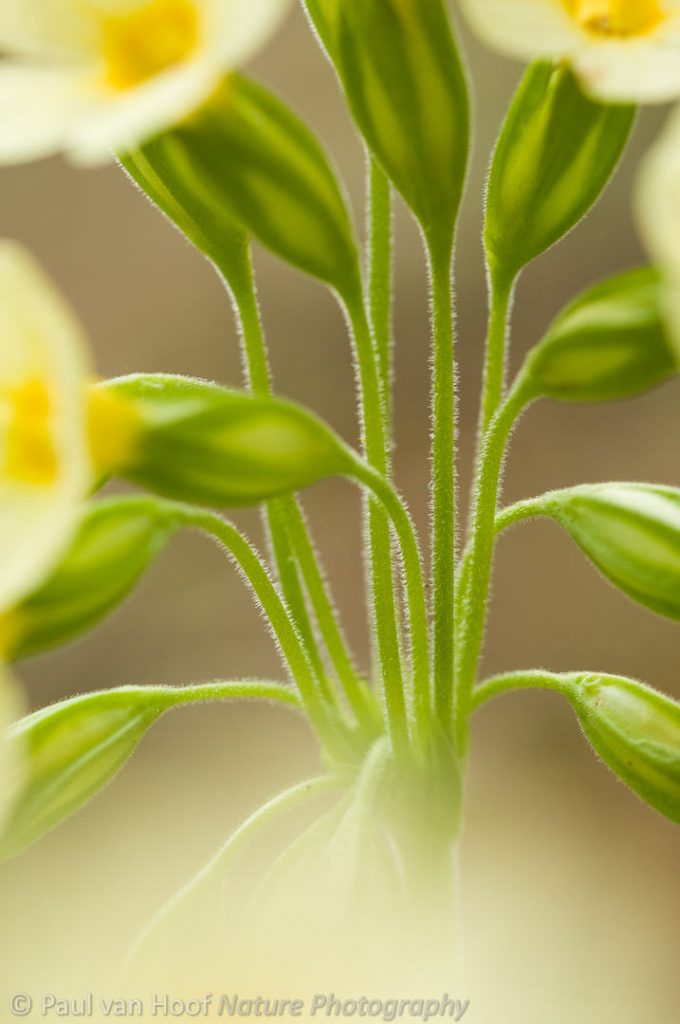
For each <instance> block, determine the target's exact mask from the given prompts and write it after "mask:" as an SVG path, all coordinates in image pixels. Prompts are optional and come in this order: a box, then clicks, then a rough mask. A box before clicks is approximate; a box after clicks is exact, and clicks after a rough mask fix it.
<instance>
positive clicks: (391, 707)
mask: <svg viewBox="0 0 680 1024" xmlns="http://www.w3.org/2000/svg"><path fill="white" fill-rule="evenodd" d="M344 302H345V306H346V309H347V314H348V317H349V320H350V323H351V326H352V333H353V339H354V349H355V353H356V360H357V367H358V372H359V381H360V386H361V402H360V407H361V421H362V428H363V446H364V449H365V452H366V457H367V459H368V462H369V463H370V465H371V466H372V467H373V468H374V469H375V470H377V472H378V473H379V474H380V475H381V476H383V477H385V476H386V475H387V471H388V466H389V457H388V448H389V442H388V439H387V437H386V435H385V421H384V417H383V409H382V399H381V392H380V379H379V376H378V369H377V358H376V352H375V349H374V346H373V339H372V337H371V330H370V327H369V324H368V320H367V317H366V311H365V309H364V304H363V297H362V294H361V287H360V285H358V286H357V288H356V289H355V291H354V293H353V294H352V293H350V294H348V295H346V296H345V297H344ZM368 533H369V543H370V567H371V592H372V605H373V612H374V616H375V634H376V637H377V647H378V658H379V663H380V676H381V678H382V685H383V692H384V697H385V707H386V712H387V720H388V727H389V730H390V735H391V737H392V741H393V743H394V746H395V749H398V750H405V749H406V747H407V746H408V735H409V734H408V716H407V712H406V699H405V691H404V676H403V668H402V663H401V650H400V646H399V626H398V619H397V606H396V601H395V596H394V577H393V571H392V543H391V539H390V530H389V523H388V519H387V516H386V515H385V512H384V510H383V509H382V508H381V507H380V505H377V504H376V503H375V502H373V501H369V507H368Z"/></svg>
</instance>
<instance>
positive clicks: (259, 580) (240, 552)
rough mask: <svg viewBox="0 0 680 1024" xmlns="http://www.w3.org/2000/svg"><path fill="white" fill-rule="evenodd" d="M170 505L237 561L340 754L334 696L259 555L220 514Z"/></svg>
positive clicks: (325, 736)
mask: <svg viewBox="0 0 680 1024" xmlns="http://www.w3.org/2000/svg"><path fill="white" fill-rule="evenodd" d="M166 505H167V507H168V510H169V511H170V512H171V514H172V515H173V516H174V518H175V521H176V522H177V523H179V524H180V525H182V526H189V527H193V528H194V529H197V530H201V531H203V532H204V533H207V534H208V535H209V536H211V537H213V538H215V540H217V541H218V542H219V543H220V544H222V545H223V546H224V547H225V549H226V550H227V552H228V553H229V555H230V556H231V557H232V558H233V559H234V561H235V562H236V564H237V565H238V567H239V569H240V570H241V572H242V573H243V575H244V577H245V578H246V580H247V581H248V583H249V584H250V586H251V588H252V590H253V593H254V595H255V597H256V599H257V601H258V603H259V605H260V607H261V608H262V610H263V611H264V613H265V615H266V617H267V619H268V621H269V623H270V625H271V628H272V631H273V633H274V636H275V637H276V640H277V642H278V644H279V645H280V648H281V653H282V655H283V657H284V660H285V663H286V665H287V667H288V669H289V671H290V673H291V675H292V677H293V679H294V680H295V682H296V683H297V686H298V688H299V691H300V696H301V698H302V703H303V705H304V709H305V711H306V712H307V715H308V716H309V719H310V721H311V723H312V724H313V725H314V726H315V728H316V729H317V731H318V733H319V735H320V736H321V738H322V740H324V741H325V742H326V743H327V745H328V746H329V749H331V750H334V751H336V752H337V750H338V743H337V741H338V739H339V736H338V731H337V723H336V721H335V717H334V715H333V713H332V711H331V707H330V695H329V694H328V692H327V691H326V690H325V689H324V688H322V687H320V686H319V682H318V680H317V679H316V677H315V675H314V672H313V670H312V666H311V664H310V661H309V658H308V656H307V652H306V650H305V648H304V645H303V644H302V641H301V639H300V636H299V634H298V632H297V631H296V629H295V626H294V625H293V623H292V621H291V619H290V615H289V612H288V609H287V608H286V606H285V604H284V603H283V601H282V600H281V598H280V596H279V594H278V591H277V590H276V587H275V586H274V584H273V582H272V580H271V578H270V576H269V573H268V572H267V569H266V568H265V566H264V565H263V563H262V560H261V559H260V556H259V555H258V553H257V552H256V551H255V549H254V548H253V547H252V545H251V544H250V542H249V541H248V540H246V538H245V537H243V535H242V534H241V533H240V532H239V531H238V530H237V529H236V527H235V526H234V525H233V524H232V523H230V522H229V521H228V520H226V519H223V518H222V517H221V516H219V515H217V513H215V512H209V511H206V510H205V509H201V508H194V507H193V506H190V505H180V504H177V503H172V502H167V503H166Z"/></svg>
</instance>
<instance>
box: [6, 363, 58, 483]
mask: <svg viewBox="0 0 680 1024" xmlns="http://www.w3.org/2000/svg"><path fill="white" fill-rule="evenodd" d="M1 397H2V399H3V400H4V402H5V403H6V406H7V407H8V409H9V417H8V424H7V435H6V441H7V452H6V462H5V473H6V474H7V476H9V477H11V478H12V479H13V480H18V481H20V482H21V483H25V484H30V485H32V486H35V487H49V486H50V484H53V483H54V481H55V480H56V478H57V475H58V472H59V460H58V458H57V452H56V448H55V445H54V441H53V439H52V431H51V423H50V417H51V412H52V401H51V399H50V393H49V390H48V388H47V385H46V384H45V382H44V381H42V380H40V379H39V378H31V379H29V380H27V381H25V382H24V383H23V384H20V385H18V386H17V387H14V388H8V389H7V390H5V391H3V392H2V396H1Z"/></svg>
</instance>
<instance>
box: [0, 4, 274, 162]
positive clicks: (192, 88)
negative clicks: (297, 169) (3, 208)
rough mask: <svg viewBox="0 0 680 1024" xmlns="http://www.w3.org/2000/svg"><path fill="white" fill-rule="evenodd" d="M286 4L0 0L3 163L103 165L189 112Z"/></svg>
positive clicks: (246, 54) (263, 35)
mask: <svg viewBox="0 0 680 1024" xmlns="http://www.w3.org/2000/svg"><path fill="white" fill-rule="evenodd" d="M287 2H288V0H0V50H2V51H4V52H5V53H6V54H8V55H9V57H8V59H6V60H4V61H2V62H0V162H5V163H11V162H21V161H25V160H31V159H35V158H38V157H41V156H45V155H48V154H50V153H53V152H55V151H58V150H66V151H68V152H69V153H70V154H71V156H72V157H74V158H75V159H78V160H81V161H99V160H103V159H106V158H107V157H109V156H110V154H111V150H112V149H113V150H119V151H120V150H125V149H131V148H133V147H134V146H136V145H137V144H139V143H141V142H143V141H144V140H145V139H147V138H149V137H150V136H152V135H154V134H156V133H158V132H160V131H162V130H164V129H166V128H169V127H171V126H172V125H173V124H175V123H177V122H178V121H180V120H182V119H183V118H184V117H186V116H187V115H188V114H189V113H190V112H191V111H192V110H193V109H194V108H195V107H197V106H198V105H199V104H200V103H201V101H202V100H204V99H205V98H206V97H208V96H209V95H210V94H211V92H212V91H213V90H214V89H215V87H216V86H217V84H218V82H219V81H220V79H221V77H222V76H223V75H224V73H225V71H229V70H233V69H234V68H236V67H239V66H241V65H242V64H243V63H244V62H245V61H246V60H248V59H249V58H250V57H251V56H252V55H253V54H254V53H255V51H256V50H257V49H258V48H259V47H260V46H261V45H262V44H263V43H264V42H265V40H266V39H267V38H268V36H269V35H270V34H271V33H272V32H273V31H274V29H275V28H276V26H277V25H278V23H279V21H280V18H281V16H282V13H283V12H284V10H285V8H286V5H287Z"/></svg>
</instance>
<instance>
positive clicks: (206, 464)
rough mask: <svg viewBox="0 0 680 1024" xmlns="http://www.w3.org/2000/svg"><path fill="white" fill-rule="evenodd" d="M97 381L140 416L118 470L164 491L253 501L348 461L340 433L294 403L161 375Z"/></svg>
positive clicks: (211, 501)
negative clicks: (125, 457)
mask: <svg viewBox="0 0 680 1024" xmlns="http://www.w3.org/2000/svg"><path fill="white" fill-rule="evenodd" d="M98 386H99V387H102V388H106V389H108V390H109V391H111V392H112V393H113V394H116V395H118V396H119V397H122V398H124V399H125V401H126V403H127V404H128V405H129V406H130V407H131V408H132V409H134V411H135V415H136V419H137V424H138V426H137V434H136V438H135V443H134V444H133V445H132V446H131V448H130V451H129V455H128V461H127V462H126V463H125V464H123V465H120V466H118V467H117V474H118V475H119V476H121V477H124V478H126V479H128V480H130V481H132V482H134V483H136V484H139V485H141V486H142V487H145V488H147V489H148V490H150V491H152V492H154V493H156V494H160V495H163V496H164V497H168V498H173V499H175V500H178V501H187V502H192V503H195V504H199V505H208V506H210V507H214V508H232V507H236V506H240V505H257V504H260V503H261V502H265V501H268V500H269V499H271V498H274V497H277V496H278V495H282V494H288V493H291V492H294V491H298V490H301V489H302V488H304V487H307V486H309V485H310V484H313V483H315V482H317V481H318V480H321V479H324V478H326V477H329V476H335V475H342V474H344V473H345V472H346V470H347V468H348V466H349V459H348V456H347V454H346V449H345V447H344V445H343V443H342V442H341V441H340V440H339V438H338V437H336V435H335V434H334V433H333V432H332V431H331V430H330V428H329V427H327V426H326V425H325V424H324V423H323V422H322V421H321V420H320V419H318V418H317V417H316V416H314V415H313V414H312V413H310V412H308V411H307V410H305V409H303V408H301V407H300V406H298V405H295V404H294V403H292V402H287V401H284V400H282V399H278V398H268V397H267V398H264V397H256V396H254V395H252V394H247V393H245V392H241V391H232V390H229V389H227V388H223V387H219V386H218V385H217V384H212V383H208V382H207V381H201V380H194V379H190V378H186V377H174V376H171V375H164V374H148V375H141V374H140V375H134V376H131V377H121V378H118V379H116V380H111V381H107V382H105V383H103V384H100V385H98Z"/></svg>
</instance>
